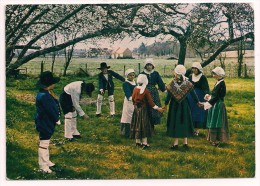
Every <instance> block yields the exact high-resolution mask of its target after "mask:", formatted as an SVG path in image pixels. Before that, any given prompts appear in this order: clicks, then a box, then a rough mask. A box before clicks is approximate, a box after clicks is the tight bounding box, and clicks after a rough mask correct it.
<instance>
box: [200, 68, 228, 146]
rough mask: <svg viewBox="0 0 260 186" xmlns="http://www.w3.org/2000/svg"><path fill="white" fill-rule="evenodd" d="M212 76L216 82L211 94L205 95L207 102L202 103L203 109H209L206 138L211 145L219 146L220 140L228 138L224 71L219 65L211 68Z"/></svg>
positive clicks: (224, 140) (223, 140)
mask: <svg viewBox="0 0 260 186" xmlns="http://www.w3.org/2000/svg"><path fill="white" fill-rule="evenodd" d="M212 76H213V77H214V78H215V79H216V80H217V82H216V84H215V85H214V88H213V90H212V92H211V95H208V94H206V95H205V100H207V102H206V103H204V109H205V110H206V109H209V110H208V117H207V128H208V136H207V140H209V141H210V142H212V145H213V146H219V144H220V142H226V141H228V140H229V127H228V120H227V110H226V106H225V103H224V97H225V95H226V84H225V81H224V77H225V71H224V70H223V69H222V68H221V67H216V68H214V69H213V70H212Z"/></svg>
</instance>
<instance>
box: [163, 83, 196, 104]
mask: <svg viewBox="0 0 260 186" xmlns="http://www.w3.org/2000/svg"><path fill="white" fill-rule="evenodd" d="M166 89H167V90H168V91H169V92H170V93H171V94H172V95H173V97H174V99H175V100H176V101H177V102H179V103H180V102H181V101H182V100H183V99H184V98H185V97H186V96H187V94H188V93H189V92H190V91H191V90H192V89H193V84H192V83H191V82H189V81H183V82H182V83H181V84H180V85H179V84H178V83H177V82H176V81H174V80H173V81H172V82H171V83H169V84H168V85H167V86H166Z"/></svg>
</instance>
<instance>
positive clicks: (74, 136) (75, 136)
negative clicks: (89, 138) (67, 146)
mask: <svg viewBox="0 0 260 186" xmlns="http://www.w3.org/2000/svg"><path fill="white" fill-rule="evenodd" d="M72 136H73V138H78V139H79V138H82V137H81V135H72ZM73 138H72V139H73Z"/></svg>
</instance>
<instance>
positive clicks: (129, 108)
mask: <svg viewBox="0 0 260 186" xmlns="http://www.w3.org/2000/svg"><path fill="white" fill-rule="evenodd" d="M125 76H126V80H125V82H124V83H123V90H124V93H125V98H124V104H123V111H122V116H121V134H122V135H123V136H125V137H126V138H129V135H130V124H131V121H132V116H133V112H134V105H133V101H132V93H133V90H134V88H135V86H136V82H135V80H134V78H135V71H134V69H128V70H126V72H125Z"/></svg>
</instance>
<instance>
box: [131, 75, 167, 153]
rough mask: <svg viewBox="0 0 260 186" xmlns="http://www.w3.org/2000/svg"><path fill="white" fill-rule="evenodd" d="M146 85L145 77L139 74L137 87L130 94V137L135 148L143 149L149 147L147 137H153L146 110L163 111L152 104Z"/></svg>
mask: <svg viewBox="0 0 260 186" xmlns="http://www.w3.org/2000/svg"><path fill="white" fill-rule="evenodd" d="M147 84H148V79H147V77H146V75H144V74H139V76H138V78H137V86H136V87H135V88H134V90H133V94H132V99H133V104H134V113H133V116H132V122H131V133H130V137H131V138H134V139H135V140H136V146H138V147H142V148H143V149H146V148H148V147H150V145H149V144H148V142H147V137H152V135H153V130H152V128H151V122H150V118H149V116H148V112H147V108H148V107H151V108H153V109H155V110H157V111H158V112H160V113H162V112H163V111H164V110H163V109H162V108H160V107H158V106H157V105H156V104H155V103H154V102H153V100H152V97H151V94H150V92H149V90H148V89H147V88H146V86H147Z"/></svg>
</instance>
